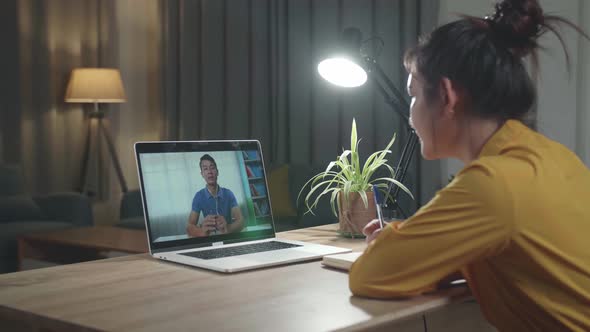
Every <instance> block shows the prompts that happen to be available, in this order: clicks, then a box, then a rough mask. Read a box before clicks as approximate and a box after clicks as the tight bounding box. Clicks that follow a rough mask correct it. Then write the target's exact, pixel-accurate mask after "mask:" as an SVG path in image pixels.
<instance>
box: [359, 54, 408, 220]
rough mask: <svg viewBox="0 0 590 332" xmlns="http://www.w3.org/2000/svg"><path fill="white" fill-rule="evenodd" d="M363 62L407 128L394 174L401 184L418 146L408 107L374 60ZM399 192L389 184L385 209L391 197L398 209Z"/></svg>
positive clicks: (397, 187)
mask: <svg viewBox="0 0 590 332" xmlns="http://www.w3.org/2000/svg"><path fill="white" fill-rule="evenodd" d="M363 60H364V62H365V69H366V70H367V72H368V73H369V76H370V77H371V80H372V81H373V83H374V85H375V87H376V88H377V91H379V92H380V93H381V94H382V95H383V97H384V99H385V103H386V104H387V105H389V106H390V107H391V108H392V109H393V110H394V111H395V112H396V113H397V114H398V115H399V116H400V117H401V118H402V119H403V120H404V122H405V125H406V126H407V127H408V128H409V137H408V140H407V141H406V143H405V145H404V147H403V149H402V153H401V156H400V159H399V161H398V165H397V168H396V173H395V179H396V180H397V181H399V182H402V183H403V181H404V179H405V177H406V173H407V171H408V167H409V166H410V162H411V161H412V156H413V155H414V151H415V149H416V145H418V135H416V132H415V131H414V129H412V128H410V127H409V117H408V115H406V113H405V112H404V111H405V110H409V108H410V105H409V104H408V103H407V102H406V100H405V99H404V97H403V95H402V93H401V92H400V91H399V89H397V88H396V87H395V85H394V84H393V82H392V81H391V80H390V79H389V77H387V75H386V74H385V72H384V71H383V69H382V68H381V66H379V63H377V61H376V60H375V59H373V58H371V57H364V58H363ZM381 82H384V83H385V85H386V86H387V87H388V88H389V90H390V91H391V93H392V94H393V97H392V96H391V95H390V94H389V93H388V92H387V90H386V89H385V87H384V86H383V84H381ZM399 191H400V187H399V186H395V188H394V184H393V183H389V185H388V187H387V194H386V195H385V200H384V203H385V206H386V207H387V201H388V200H389V197H392V198H393V202H394V207H396V206H397V207H398V208H399V205H398V204H397V197H398V195H399ZM400 211H401V208H400ZM402 214H404V216H405V213H403V211H402Z"/></svg>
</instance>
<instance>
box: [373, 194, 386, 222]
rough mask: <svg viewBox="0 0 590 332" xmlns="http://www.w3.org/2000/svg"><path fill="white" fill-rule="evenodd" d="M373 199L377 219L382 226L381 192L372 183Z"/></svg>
mask: <svg viewBox="0 0 590 332" xmlns="http://www.w3.org/2000/svg"><path fill="white" fill-rule="evenodd" d="M373 200H374V201H375V208H376V209H377V218H378V219H379V227H380V228H383V225H384V224H385V223H384V222H383V211H382V210H381V203H380V201H381V193H380V192H379V189H378V188H377V186H375V185H373Z"/></svg>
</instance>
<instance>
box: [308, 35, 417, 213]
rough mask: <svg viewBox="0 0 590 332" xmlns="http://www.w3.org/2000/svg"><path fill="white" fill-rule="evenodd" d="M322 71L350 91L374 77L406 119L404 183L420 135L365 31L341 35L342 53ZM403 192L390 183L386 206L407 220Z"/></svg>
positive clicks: (398, 173) (400, 167) (398, 177)
mask: <svg viewBox="0 0 590 332" xmlns="http://www.w3.org/2000/svg"><path fill="white" fill-rule="evenodd" d="M369 40H378V39H376V38H371V39H369ZM318 72H319V74H320V76H322V77H323V78H324V79H325V80H327V81H328V82H330V83H333V84H335V85H338V86H341V87H346V88H354V87H358V86H361V85H363V84H365V82H366V81H367V78H370V79H371V81H372V82H373V84H374V86H375V88H377V90H378V91H379V93H381V95H383V97H384V99H385V103H387V105H389V106H390V107H391V108H392V109H393V111H394V112H396V113H397V114H398V115H399V116H400V117H401V118H402V120H403V121H402V122H404V124H405V126H406V128H407V129H408V131H409V137H408V140H407V141H406V144H405V145H404V147H403V149H402V154H401V156H400V160H399V162H398V165H397V168H396V173H395V179H396V180H398V181H399V182H402V183H403V181H404V179H405V177H406V172H407V170H408V167H409V165H410V162H411V161H412V156H413V155H414V150H415V149H416V145H417V144H418V136H417V135H416V133H415V132H414V130H413V129H412V128H411V127H410V126H409V122H408V117H409V109H410V106H409V104H408V102H407V101H406V100H405V99H404V96H403V94H402V93H401V92H400V91H399V90H398V89H397V88H396V87H395V85H394V84H393V82H392V81H391V80H390V79H389V78H388V77H387V75H385V72H384V71H383V69H382V68H381V66H379V63H378V62H377V60H376V59H375V58H374V57H372V56H370V55H368V54H367V53H366V52H364V49H363V41H362V33H361V31H360V30H359V29H357V28H346V29H344V30H343V31H342V35H341V43H340V51H339V52H337V54H335V55H334V56H333V57H330V58H327V59H325V60H322V61H321V62H320V63H319V64H318ZM399 192H400V188H399V187H398V186H395V187H393V183H390V184H389V187H388V189H387V195H386V199H385V201H384V202H383V205H384V207H385V208H387V209H390V210H393V211H398V212H399V213H400V214H401V215H402V216H403V218H407V217H408V215H407V213H406V212H405V211H404V210H403V209H402V208H401V207H400V206H399V204H398V196H399Z"/></svg>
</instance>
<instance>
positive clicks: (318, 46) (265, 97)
mask: <svg viewBox="0 0 590 332" xmlns="http://www.w3.org/2000/svg"><path fill="white" fill-rule="evenodd" d="M435 3H436V2H431V1H411V0H400V1H391V0H372V1H367V0H322V1H313V0H241V1H230V0H200V1H188V0H178V1H167V2H164V3H163V10H162V22H163V31H164V37H163V43H164V49H165V51H164V52H163V59H164V60H163V61H164V67H163V68H164V70H163V72H164V78H165V80H164V82H165V87H164V91H165V97H164V99H163V107H162V111H163V119H164V123H165V125H164V126H163V127H162V130H163V131H162V133H163V137H164V138H167V139H227V138H234V139H245V138H256V139H259V140H260V141H261V143H262V146H263V152H264V153H265V159H266V163H267V165H269V164H270V165H279V164H283V163H299V164H311V165H327V163H328V162H329V161H331V160H333V159H334V158H335V157H336V156H337V155H339V154H340V153H341V152H342V149H348V148H349V145H350V143H349V142H350V130H351V124H352V119H353V118H355V119H356V121H357V129H358V133H359V137H361V138H362V141H361V143H360V151H361V156H362V157H367V156H368V155H369V154H370V153H372V152H373V151H375V150H379V149H383V148H384V147H385V146H386V144H387V143H388V142H389V140H390V139H391V137H392V136H393V134H394V133H396V135H397V141H396V143H395V145H394V146H393V149H392V150H393V156H394V157H393V160H391V164H392V165H396V164H397V157H399V154H400V153H401V149H402V147H403V144H404V143H405V142H406V140H407V137H406V134H407V124H406V123H403V120H402V119H401V118H400V117H399V116H398V115H397V114H396V113H395V112H394V111H393V110H392V109H391V107H390V106H388V105H387V104H386V103H385V102H384V101H383V97H382V95H381V94H379V92H378V91H377V90H376V89H375V87H374V86H372V85H371V84H366V85H364V86H362V87H360V88H356V89H342V88H337V87H334V86H331V85H330V84H329V83H327V82H325V81H324V80H322V79H321V78H320V77H319V75H318V74H317V71H316V67H317V64H318V62H319V61H320V60H321V59H323V58H324V57H326V56H329V55H331V54H332V53H333V52H334V50H335V49H336V47H337V44H338V39H339V36H340V32H341V31H342V29H343V28H346V27H357V28H359V29H360V30H361V31H362V32H363V34H364V38H365V39H369V38H372V37H378V38H380V39H381V40H383V47H382V48H381V51H380V54H379V56H378V58H377V60H378V62H379V64H380V66H381V67H382V68H383V70H384V71H385V73H386V74H387V75H388V77H390V78H391V80H392V81H393V82H394V84H395V85H396V86H397V87H398V88H399V90H400V91H401V92H402V94H404V95H405V80H406V73H405V70H404V68H403V66H402V61H401V60H402V57H403V52H404V50H405V49H406V48H407V47H409V46H410V45H413V44H414V43H415V42H416V41H417V38H418V35H419V33H420V32H421V31H423V30H426V31H427V30H430V29H431V27H432V26H433V25H434V24H435V20H434V19H433V18H434V17H436V16H437V14H438V13H437V11H438V9H437V8H438V6H437V5H436V4H435ZM433 5H434V6H433ZM427 20H430V21H429V22H425V21H427ZM372 44H374V45H376V46H375V47H377V46H378V42H373V43H372ZM405 111H406V112H407V110H405ZM418 159H419V154H418V153H416V155H415V157H414V161H413V162H412V164H411V165H410V170H409V172H408V176H407V178H406V181H405V182H406V183H407V184H408V185H409V186H410V187H411V188H412V191H413V192H414V193H417V197H418V198H419V197H420V191H421V190H422V189H423V188H422V187H421V186H420V184H419V178H420V177H419V176H418V174H419V171H420V169H421V166H420V162H419V161H418ZM404 204H406V206H407V208H408V209H409V210H410V212H412V210H414V209H415V205H416V204H415V202H411V201H408V202H405V203H404Z"/></svg>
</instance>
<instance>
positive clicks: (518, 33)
mask: <svg viewBox="0 0 590 332" xmlns="http://www.w3.org/2000/svg"><path fill="white" fill-rule="evenodd" d="M556 23H564V24H566V25H568V26H570V27H572V28H574V29H576V30H577V31H578V32H580V33H581V34H582V35H584V36H585V37H586V38H588V36H587V35H586V34H585V33H584V32H583V31H582V30H581V29H580V28H578V27H577V26H575V25H574V24H573V23H571V22H569V21H567V20H566V19H563V18H561V17H558V16H552V15H544V14H543V9H542V8H541V6H540V5H539V3H538V1H537V0H504V1H501V2H499V3H497V4H496V5H495V12H494V13H493V14H492V15H489V16H486V17H484V18H478V17H472V16H466V15H462V18H461V19H460V20H458V21H455V22H451V23H448V24H445V25H443V26H441V27H439V28H437V29H436V30H434V31H433V32H432V33H431V34H429V35H427V36H426V37H424V38H423V39H421V40H420V42H419V44H418V45H417V46H415V47H414V48H412V49H410V50H408V51H407V52H406V55H405V57H404V65H405V67H406V69H407V70H408V71H409V72H415V73H418V74H419V75H421V76H422V77H423V78H424V80H425V94H426V98H427V100H428V101H432V100H434V99H435V98H436V96H437V95H438V91H439V83H440V80H441V79H442V78H443V77H446V78H448V79H450V80H451V81H452V82H453V83H454V84H456V85H457V87H458V88H459V89H461V90H462V91H463V92H464V93H465V94H466V97H467V98H468V99H467V102H468V103H469V106H471V108H472V110H473V111H474V112H475V113H476V114H478V115H480V116H483V117H494V118H502V119H509V118H517V119H521V118H523V117H524V116H525V115H526V114H527V113H528V111H529V110H530V109H531V107H532V106H533V105H534V103H535V102H536V91H535V85H534V82H533V80H532V79H531V77H530V76H529V74H528V73H527V71H526V68H525V65H524V63H523V60H522V58H524V57H525V56H528V55H530V56H531V59H532V67H533V68H532V69H533V73H534V75H535V77H536V72H537V70H538V55H537V50H538V49H539V44H538V43H537V38H538V37H540V36H541V35H543V34H544V33H545V32H547V31H552V32H553V33H555V34H556V35H557V37H558V38H559V40H560V42H561V44H562V46H563V48H564V52H565V55H566V60H567V67H568V70H569V55H568V53H567V49H566V47H565V44H564V42H563V38H562V37H561V35H560V34H559V33H558V32H557V30H556V28H555V24H556Z"/></svg>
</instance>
